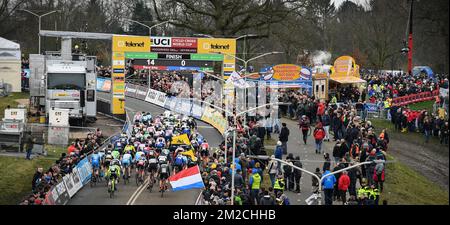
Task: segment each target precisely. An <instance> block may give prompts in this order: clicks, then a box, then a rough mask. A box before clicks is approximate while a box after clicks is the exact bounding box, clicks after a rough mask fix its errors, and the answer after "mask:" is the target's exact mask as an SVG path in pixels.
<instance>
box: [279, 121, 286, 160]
mask: <svg viewBox="0 0 450 225" xmlns="http://www.w3.org/2000/svg"><path fill="white" fill-rule="evenodd" d="M278 137H279V140H280V141H281V146H282V147H283V154H287V142H288V140H289V129H288V128H287V126H286V123H282V128H281V132H280V135H279V136H278Z"/></svg>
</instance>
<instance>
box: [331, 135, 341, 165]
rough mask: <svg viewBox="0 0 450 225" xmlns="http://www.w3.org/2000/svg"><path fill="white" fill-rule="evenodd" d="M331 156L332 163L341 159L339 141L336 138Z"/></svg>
mask: <svg viewBox="0 0 450 225" xmlns="http://www.w3.org/2000/svg"><path fill="white" fill-rule="evenodd" d="M332 154H333V158H334V163H336V164H337V163H338V162H339V159H341V141H340V140H338V141H337V142H336V144H335V145H334V147H333V153H332Z"/></svg>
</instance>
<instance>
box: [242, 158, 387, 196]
mask: <svg viewBox="0 0 450 225" xmlns="http://www.w3.org/2000/svg"><path fill="white" fill-rule="evenodd" d="M247 157H248V158H256V159H264V160H267V159H269V156H267V155H257V156H253V155H247ZM270 159H271V160H275V161H277V162H280V163H283V164H286V165H288V166H291V167H292V168H294V169H298V170H301V171H303V172H305V173H307V174H309V175H311V176H313V177H314V178H316V179H317V180H318V181H319V193H320V191H321V190H322V181H323V180H324V179H325V178H326V177H329V176H331V175H334V174H337V173H341V172H344V171H347V170H349V169H353V168H355V167H359V166H363V165H367V164H372V163H385V162H386V161H385V160H374V161H368V162H362V163H358V164H355V165H352V166H349V167H345V168H344V169H340V170H337V171H334V172H331V173H328V174H326V175H324V176H322V177H319V176H317V175H316V174H314V173H313V172H311V171H308V170H305V169H303V168H300V167H298V166H295V165H290V164H288V163H287V162H286V161H284V160H281V159H277V158H273V159H272V158H270ZM317 197H318V199H319V200H318V204H319V205H321V204H322V194H318V196H317Z"/></svg>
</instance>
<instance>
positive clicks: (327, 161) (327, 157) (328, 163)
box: [322, 152, 331, 173]
mask: <svg viewBox="0 0 450 225" xmlns="http://www.w3.org/2000/svg"><path fill="white" fill-rule="evenodd" d="M323 158H324V159H325V162H324V163H323V167H322V171H323V172H324V173H325V171H327V170H330V168H331V159H330V154H328V152H327V153H325V154H323Z"/></svg>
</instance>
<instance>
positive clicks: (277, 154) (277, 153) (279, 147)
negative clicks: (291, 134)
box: [275, 141, 283, 159]
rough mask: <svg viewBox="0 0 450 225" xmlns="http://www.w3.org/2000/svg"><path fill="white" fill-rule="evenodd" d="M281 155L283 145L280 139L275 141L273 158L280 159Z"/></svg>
mask: <svg viewBox="0 0 450 225" xmlns="http://www.w3.org/2000/svg"><path fill="white" fill-rule="evenodd" d="M282 157H283V147H282V143H281V141H278V142H277V147H276V148H275V158H277V159H282Z"/></svg>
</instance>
